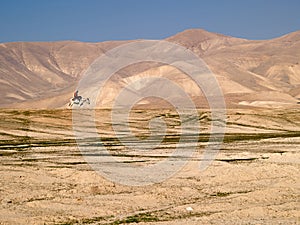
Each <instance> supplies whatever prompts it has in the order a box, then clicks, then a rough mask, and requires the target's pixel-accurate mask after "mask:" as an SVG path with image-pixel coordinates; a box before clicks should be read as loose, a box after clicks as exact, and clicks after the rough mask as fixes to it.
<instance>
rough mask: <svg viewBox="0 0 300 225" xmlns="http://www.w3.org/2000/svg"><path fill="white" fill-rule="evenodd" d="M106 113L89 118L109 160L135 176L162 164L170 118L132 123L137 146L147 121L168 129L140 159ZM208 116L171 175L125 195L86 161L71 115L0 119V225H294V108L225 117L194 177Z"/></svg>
mask: <svg viewBox="0 0 300 225" xmlns="http://www.w3.org/2000/svg"><path fill="white" fill-rule="evenodd" d="M109 113H110V112H109V111H108V110H99V111H97V112H96V118H98V119H97V121H96V124H97V129H98V132H99V134H101V137H103V140H102V142H103V143H104V146H106V147H107V149H108V150H109V151H110V152H111V153H112V154H113V155H114V157H119V159H120V161H123V162H126V163H132V164H136V165H137V166H143V165H144V164H145V165H146V164H151V163H155V162H157V161H159V160H163V159H169V157H168V156H169V155H168V154H169V152H170V151H171V150H172V148H174V146H175V145H174V144H176V142H178V129H179V128H178V127H179V126H180V124H181V123H180V121H179V117H178V115H177V114H176V113H174V112H173V111H169V110H160V111H158V110H148V111H143V110H136V111H133V112H132V113H131V117H130V123H129V124H130V126H131V130H132V132H133V133H134V134H135V135H137V136H139V137H140V138H141V141H142V140H143V138H144V137H147V135H149V129H148V126H147V124H148V121H149V119H151V118H153V117H159V118H161V119H164V120H165V121H166V123H167V131H168V133H167V134H168V136H167V138H165V139H164V140H163V142H162V147H161V148H159V147H158V148H157V149H158V150H157V151H155V152H153V154H152V153H151V152H148V154H141V155H138V154H132V152H130V151H128V150H126V148H124V146H122V144H120V142H119V141H118V139H117V138H116V137H115V136H114V134H113V132H112V128H111V125H110V121H109V118H110V117H109V116H108V114H109ZM210 116H211V115H210V113H207V112H205V111H203V110H200V111H199V118H192V119H194V120H195V124H196V123H197V122H200V126H201V129H202V130H201V133H202V135H201V136H200V137H199V143H198V147H197V151H196V153H195V154H194V155H193V157H191V158H189V160H188V164H187V165H186V166H185V167H183V168H182V169H181V170H180V171H179V172H178V173H176V174H175V175H174V176H173V177H171V178H169V179H167V180H165V181H162V182H160V183H156V184H152V185H147V186H126V185H122V184H119V183H117V182H113V181H111V180H109V179H105V178H103V177H102V176H101V175H99V173H97V172H96V171H94V170H93V169H92V167H91V166H90V164H88V163H87V162H86V161H85V159H84V157H83V156H82V154H81V152H80V150H79V149H78V146H77V143H76V141H75V137H74V132H73V127H72V111H71V110H8V109H7V110H4V109H2V110H0V117H1V120H0V176H1V179H0V224H130V223H133V224H134V223H139V224H171V225H172V224H174V225H175V224H176V225H177V224H185V225H186V224H189V225H193V224H197V225H198V224H199V225H200V224H272V225H273V224H300V206H299V201H300V189H299V188H300V179H299V169H300V109H299V107H298V109H273V110H270V109H235V110H228V111H227V125H226V134H225V137H224V141H223V144H222V147H221V150H220V151H219V153H218V154H217V156H216V159H215V160H214V161H213V162H212V163H211V164H210V166H209V167H208V168H207V169H206V170H204V171H200V170H199V169H198V168H199V163H201V154H202V153H203V150H204V148H205V146H206V144H207V140H208V137H209V126H210V125H209V124H210V121H211V118H210ZM176 160H180V158H177V159H176ZM162 172H163V171H162ZM189 209H190V210H189Z"/></svg>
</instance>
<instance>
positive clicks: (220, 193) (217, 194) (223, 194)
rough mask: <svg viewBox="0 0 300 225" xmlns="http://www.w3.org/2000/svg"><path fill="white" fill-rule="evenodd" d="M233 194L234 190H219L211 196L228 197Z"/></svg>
mask: <svg viewBox="0 0 300 225" xmlns="http://www.w3.org/2000/svg"><path fill="white" fill-rule="evenodd" d="M231 194H232V192H217V193H215V194H211V195H210V196H212V197H227V196H229V195H231Z"/></svg>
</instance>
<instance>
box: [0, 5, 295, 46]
mask: <svg viewBox="0 0 300 225" xmlns="http://www.w3.org/2000/svg"><path fill="white" fill-rule="evenodd" d="M299 9H300V1H299V0H286V1H284V0H19V1H17V0H0V42H12V41H58V40H78V41H88V42H98V41H107V40H128V39H163V38H166V37H168V36H171V35H174V34H176V33H178V32H180V31H183V30H185V29H190V28H203V29H206V30H208V31H212V32H217V33H222V34H226V35H230V36H235V37H242V38H247V39H270V38H274V37H278V36H281V35H283V34H286V33H289V32H292V31H296V30H300V14H299Z"/></svg>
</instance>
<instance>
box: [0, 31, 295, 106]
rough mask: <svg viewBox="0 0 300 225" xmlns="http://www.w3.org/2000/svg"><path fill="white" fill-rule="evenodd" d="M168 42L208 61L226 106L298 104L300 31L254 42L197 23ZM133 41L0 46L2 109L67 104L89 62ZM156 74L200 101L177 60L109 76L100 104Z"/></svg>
mask: <svg viewBox="0 0 300 225" xmlns="http://www.w3.org/2000/svg"><path fill="white" fill-rule="evenodd" d="M166 40H167V41H170V42H173V43H177V44H180V45H183V46H185V47H186V48H188V49H190V50H192V51H193V52H194V53H195V54H197V55H199V56H200V57H201V58H202V59H203V60H204V61H205V62H206V64H207V65H208V66H209V68H210V69H211V71H212V72H213V73H214V74H215V75H216V78H217V80H218V81H219V83H220V86H221V88H222V90H223V93H224V97H225V101H226V104H227V105H228V107H286V106H288V107H300V105H299V104H298V103H299V102H300V100H299V99H300V31H296V32H293V33H290V34H287V35H284V36H282V37H279V38H275V39H271V40H256V41H253V40H246V39H240V38H234V37H230V36H225V35H221V34H216V33H211V32H208V31H205V30H201V29H192V30H186V31H183V32H181V33H178V34H176V35H174V36H171V37H169V38H167V39H166ZM128 42H129V41H108V42H100V43H86V42H77V41H59V42H18V43H2V44H0V94H1V96H2V101H1V102H0V107H5V108H63V107H66V105H67V103H68V101H69V99H70V98H71V97H72V93H73V91H74V90H75V89H76V87H77V84H78V81H79V80H80V78H81V76H82V74H83V73H84V71H85V70H86V69H87V68H88V66H89V65H90V64H91V63H92V62H93V61H94V60H95V59H96V58H97V57H99V56H100V55H101V54H104V53H105V52H107V51H108V50H110V49H112V48H114V47H116V46H119V45H121V44H125V43H128ZM153 74H155V75H159V76H164V77H167V78H169V79H172V80H174V81H175V82H177V83H178V84H179V85H180V86H181V87H182V88H183V89H184V90H185V91H186V92H187V93H188V94H189V95H190V96H191V97H192V98H193V99H194V100H195V102H196V103H197V105H198V106H199V107H200V106H201V104H202V103H201V101H202V100H201V99H203V98H202V97H203V96H202V94H201V91H200V90H199V88H198V87H197V86H196V85H195V84H194V83H193V81H192V80H191V79H189V78H188V77H187V76H185V75H184V74H183V73H182V72H181V71H180V70H178V69H176V68H174V67H172V66H169V65H161V64H157V63H152V64H151V63H150V64H140V65H135V66H129V67H127V68H124V70H122V71H119V72H118V74H116V76H113V78H112V79H110V80H109V82H107V84H106V86H105V90H104V91H103V93H102V95H101V97H100V98H99V106H103V107H109V106H111V104H112V102H113V101H114V98H115V96H116V95H117V94H118V92H119V90H120V89H121V88H122V87H123V86H124V85H126V84H128V83H130V82H132V81H134V80H137V79H139V78H141V77H147V76H151V75H153ZM151 85H152V86H153V85H156V86H158V87H157V88H161V89H162V90H163V89H164V88H165V87H159V84H145V85H144V86H145V87H143V88H148V87H149V86H151ZM199 96H202V97H199ZM197 99H198V100H197ZM199 99H200V100H199ZM149 103H151V101H149Z"/></svg>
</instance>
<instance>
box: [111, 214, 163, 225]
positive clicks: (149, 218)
mask: <svg viewBox="0 0 300 225" xmlns="http://www.w3.org/2000/svg"><path fill="white" fill-rule="evenodd" d="M158 221H160V220H159V218H158V217H156V216H155V215H152V214H151V213H139V214H136V215H133V216H128V217H126V218H124V219H121V220H116V221H114V222H112V223H109V225H119V224H127V223H140V222H158Z"/></svg>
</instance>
